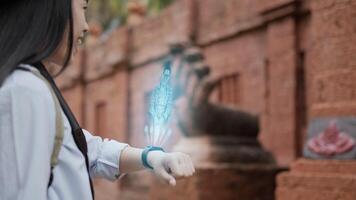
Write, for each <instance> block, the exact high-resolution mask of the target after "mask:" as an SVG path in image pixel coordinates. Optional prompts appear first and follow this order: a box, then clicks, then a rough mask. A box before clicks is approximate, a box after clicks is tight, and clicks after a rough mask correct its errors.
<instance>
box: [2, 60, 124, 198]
mask: <svg viewBox="0 0 356 200" xmlns="http://www.w3.org/2000/svg"><path fill="white" fill-rule="evenodd" d="M26 67H28V68H30V67H32V66H29V65H26ZM32 68H34V67H32ZM34 69H35V68H34ZM36 70H37V69H36ZM62 115H63V121H64V139H63V144H62V146H61V150H60V153H59V157H58V159H59V162H58V165H57V166H56V167H55V168H54V170H53V176H54V179H53V182H52V185H51V186H50V187H49V188H48V189H47V184H48V181H49V176H50V157H51V154H52V150H53V145H54V136H55V107H54V101H53V99H52V96H51V93H50V90H49V88H48V87H47V85H46V84H45V83H44V82H43V81H42V80H41V79H39V78H38V77H36V76H35V75H33V74H32V73H31V72H27V71H21V70H16V71H14V72H13V73H12V74H11V75H9V77H8V78H7V79H6V80H5V82H4V84H3V86H2V87H1V88H0V199H1V200H8V199H9V200H12V199H14V200H15V199H16V200H20V199H21V200H22V199H34V200H57V199H58V200H72V199H73V200H87V199H88V200H89V199H92V197H91V191H90V184H89V181H88V173H87V171H86V166H85V160H84V157H83V155H82V154H81V152H80V151H79V149H78V148H77V146H76V144H75V142H74V139H73V137H72V133H71V127H70V124H69V121H68V119H67V117H66V116H65V114H64V113H63V112H62ZM84 133H85V137H86V140H87V143H88V157H89V165H90V176H91V177H92V178H94V177H103V178H106V179H108V180H112V181H113V180H116V179H118V178H119V177H121V176H122V175H123V174H120V170H119V158H120V154H121V152H122V150H123V149H124V148H125V147H127V146H128V144H125V143H120V142H117V141H114V140H107V139H105V140H103V139H102V138H100V137H97V136H92V135H91V134H90V133H89V132H88V131H86V130H84Z"/></svg>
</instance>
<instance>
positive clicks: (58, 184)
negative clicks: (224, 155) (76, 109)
mask: <svg viewBox="0 0 356 200" xmlns="http://www.w3.org/2000/svg"><path fill="white" fill-rule="evenodd" d="M87 3H88V2H87V1H86V0H12V1H1V3H0V25H1V28H0V83H1V87H0V199H2V200H7V199H36V200H43V199H50V200H54V199H61V200H71V199H75V200H78V199H93V198H94V197H93V196H94V195H93V191H92V188H91V187H92V186H91V178H95V177H103V178H106V179H108V180H116V179H118V178H119V177H120V175H122V174H125V173H129V172H133V171H138V170H143V169H146V168H151V169H152V171H153V173H154V174H155V175H156V176H157V177H158V178H160V179H162V180H164V181H165V182H167V183H168V184H171V185H175V184H176V180H175V178H177V177H187V176H191V175H192V174H193V173H194V171H195V170H194V166H193V164H192V161H191V159H190V157H189V156H188V155H186V154H183V153H179V152H176V153H165V152H163V150H162V149H160V148H152V147H147V148H145V149H139V148H134V147H131V146H129V145H128V144H125V143H120V142H117V141H114V140H102V139H101V138H100V137H96V136H92V135H91V134H90V133H89V132H88V131H86V130H83V129H81V128H80V127H79V125H78V123H77V122H76V120H75V118H74V116H73V115H72V113H71V112H70V109H69V108H68V106H67V104H66V103H65V101H64V100H63V98H62V96H61V94H60V92H59V90H58V88H57V87H56V85H55V83H54V82H53V80H52V77H51V76H50V75H49V73H48V72H47V69H46V66H48V65H50V64H55V65H57V66H62V68H61V71H62V70H63V69H65V67H66V66H67V65H68V63H69V61H70V59H71V57H72V56H74V55H75V53H76V52H77V48H78V46H79V45H80V44H81V43H82V40H83V37H84V33H85V32H86V31H87V29H88V25H87V23H86V20H85V9H86V7H87ZM58 108H59V109H58ZM58 110H59V111H58ZM58 113H59V114H58ZM59 119H61V120H59ZM60 133H62V137H57V136H59V135H60ZM56 151H57V153H56ZM52 161H53V162H52Z"/></svg>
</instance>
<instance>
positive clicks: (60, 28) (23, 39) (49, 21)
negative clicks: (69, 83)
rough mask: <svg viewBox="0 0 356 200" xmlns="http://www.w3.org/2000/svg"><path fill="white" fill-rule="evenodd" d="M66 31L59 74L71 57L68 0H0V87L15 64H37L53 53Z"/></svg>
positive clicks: (71, 30)
mask: <svg viewBox="0 0 356 200" xmlns="http://www.w3.org/2000/svg"><path fill="white" fill-rule="evenodd" d="M67 27H68V28H67ZM66 30H68V43H67V52H66V57H65V60H64V61H63V63H64V64H63V67H62V69H61V71H63V70H64V69H65V68H66V66H67V65H68V63H69V61H70V57H71V55H72V46H73V14H72V0H4V1H0V87H1V85H2V84H3V81H4V80H5V79H6V77H7V76H8V75H9V74H10V73H11V72H12V71H13V70H14V69H15V68H16V67H17V66H18V65H19V64H21V63H24V64H34V63H38V62H41V61H42V60H43V59H45V58H47V57H49V56H50V55H51V54H53V53H54V52H55V50H56V49H57V47H58V46H59V44H60V43H61V41H62V39H64V36H65V32H66Z"/></svg>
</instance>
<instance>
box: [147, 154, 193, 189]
mask: <svg viewBox="0 0 356 200" xmlns="http://www.w3.org/2000/svg"><path fill="white" fill-rule="evenodd" d="M147 161H148V163H149V164H150V165H151V166H152V167H153V171H154V173H155V175H156V176H157V177H158V178H159V179H161V180H162V181H164V182H166V183H167V184H170V185H172V186H175V185H176V178H185V177H189V176H192V175H193V173H194V172H195V168H194V165H193V162H192V159H191V158H190V156H189V155H187V154H185V153H181V152H173V153H165V152H161V151H151V152H149V153H148V157H147Z"/></svg>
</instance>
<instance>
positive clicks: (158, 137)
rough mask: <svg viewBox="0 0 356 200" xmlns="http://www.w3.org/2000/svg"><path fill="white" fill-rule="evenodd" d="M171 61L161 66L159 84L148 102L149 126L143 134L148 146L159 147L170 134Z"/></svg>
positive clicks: (171, 101)
mask: <svg viewBox="0 0 356 200" xmlns="http://www.w3.org/2000/svg"><path fill="white" fill-rule="evenodd" d="M171 64H172V61H171V60H167V61H165V63H164V66H163V72H162V75H161V78H160V83H159V84H158V86H156V87H155V89H154V90H153V91H152V93H151V96H150V102H149V111H148V116H149V124H148V125H146V127H145V134H146V138H147V140H148V143H149V145H153V146H161V145H163V144H164V143H165V141H166V140H167V138H169V136H170V135H171V134H172V131H171V129H170V128H169V123H170V117H171V113H172V107H173V87H172V85H171V75H172V71H171Z"/></svg>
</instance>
